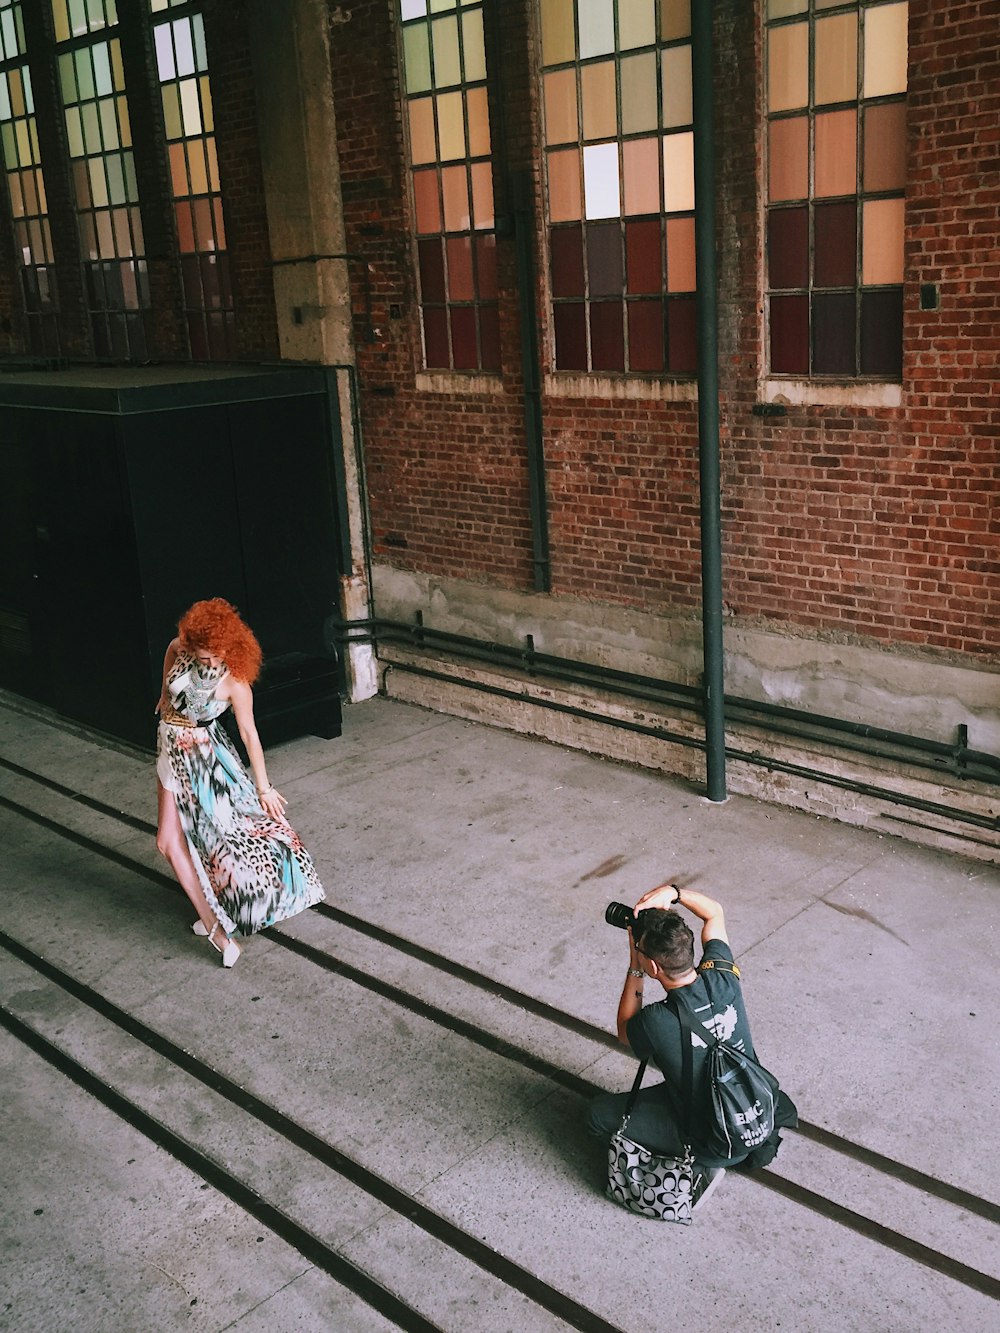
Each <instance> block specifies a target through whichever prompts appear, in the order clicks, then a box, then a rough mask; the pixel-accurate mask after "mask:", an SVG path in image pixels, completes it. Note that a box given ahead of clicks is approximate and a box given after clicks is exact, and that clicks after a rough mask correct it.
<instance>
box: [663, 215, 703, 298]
mask: <svg viewBox="0 0 1000 1333" xmlns="http://www.w3.org/2000/svg"><path fill="white" fill-rule="evenodd" d="M695 286H696V284H695V240H694V218H667V291H669V292H693V291H694V290H695Z"/></svg>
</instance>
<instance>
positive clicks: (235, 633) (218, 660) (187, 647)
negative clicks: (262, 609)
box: [156, 597, 325, 967]
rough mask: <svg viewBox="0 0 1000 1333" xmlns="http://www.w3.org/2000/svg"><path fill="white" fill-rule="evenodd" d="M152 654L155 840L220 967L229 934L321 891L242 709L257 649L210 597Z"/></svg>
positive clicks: (232, 953) (235, 617)
mask: <svg viewBox="0 0 1000 1333" xmlns="http://www.w3.org/2000/svg"><path fill="white" fill-rule="evenodd" d="M177 630H178V634H177V638H176V639H174V640H173V642H172V643H171V644H170V647H169V648H168V649H167V654H166V657H165V659H164V662H163V689H162V691H161V693H160V699H159V703H158V704H157V712H158V713H159V715H160V725H159V731H158V736H157V761H156V776H157V794H158V797H159V827H158V829H157V834H156V846H157V848H158V849H159V851H160V852H162V854H163V855H164V856H165V857H166V858H167V860H168V861H169V862H170V865H171V868H172V869H173V872H174V874H175V875H176V876H177V878H178V880H179V881H180V884H181V887H182V888H183V890H184V892H185V893H186V894H187V896H188V897H189V898H190V900H191V902H192V904H193V906H194V909H195V911H196V912H197V913H198V920H197V921H196V922H195V923H194V926H193V927H192V929H193V930H194V932H195V934H196V935H203V936H207V937H208V940H209V942H210V943H211V944H213V945H214V946H215V948H216V949H218V950H219V952H220V953H221V955H222V963H223V966H224V967H232V966H233V964H234V963H235V962H236V960H237V959H238V958H239V956H240V946H239V945H238V944H237V943H236V942H235V940H234V939H233V935H234V934H235V933H236V932H239V933H240V934H241V935H252V934H254V933H255V932H256V931H258V930H263V929H264V928H265V927H266V926H273V925H274V923H275V922H276V921H284V920H285V919H286V918H287V917H290V916H294V915H295V914H296V913H297V912H301V911H302V910H303V908H306V907H312V906H313V904H314V903H318V902H321V901H322V900H323V898H324V897H325V894H324V893H323V887H322V885H321V884H320V882H319V879H318V877H317V875H316V870H315V868H314V866H313V863H312V859H311V858H310V856H309V853H308V852H307V851H306V850H305V848H304V847H303V846H302V843H301V842H300V841H299V838H298V835H297V834H296V833H295V831H294V829H292V827H291V826H290V825H289V823H288V821H287V820H286V818H285V806H286V804H287V802H286V801H285V798H284V796H282V794H281V793H280V792H279V791H277V790H276V789H275V788H274V787H273V786H272V785H271V783H270V782H269V781H268V777H267V768H266V767H265V764H264V751H263V750H262V749H261V744H260V739H259V737H258V735H257V728H256V725H255V724H254V717H253V691H252V689H251V686H252V685H253V682H254V681H255V680H256V679H257V676H258V674H259V672H260V666H261V650H260V645H259V644H258V642H257V640H256V638H255V637H254V635H253V632H252V631H251V630H250V628H249V627H248V626H247V625H246V624H245V623H244V622H243V620H242V619H241V618H240V616H239V614H238V613H237V611H236V610H235V608H234V607H232V606H230V605H229V603H228V602H226V601H223V599H222V598H221V597H213V598H211V600H209V601H205V602H195V604H194V606H192V607H191V608H190V610H188V611H187V612H185V614H184V615H183V616H182V617H181V620H180V623H179V624H178V626H177ZM230 707H231V708H232V710H233V714H234V716H235V718H236V723H237V726H238V727H239V731H240V735H241V737H242V738H243V744H244V745H245V746H246V750H247V755H248V756H249V759H250V767H251V770H252V774H253V775H252V777H251V775H250V774H249V773H247V771H246V769H245V768H244V767H243V765H242V764H241V762H240V759H239V756H238V754H237V753H236V750H235V748H234V747H233V743H232V741H231V740H230V739H229V737H228V735H227V734H226V732H225V731H224V730H223V728H222V727H221V726H220V724H219V722H218V718H219V717H220V715H221V714H222V713H224V712H225V710H226V709H227V708H230Z"/></svg>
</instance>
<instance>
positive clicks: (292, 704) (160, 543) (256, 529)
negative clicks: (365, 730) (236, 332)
mask: <svg viewBox="0 0 1000 1333" xmlns="http://www.w3.org/2000/svg"><path fill="white" fill-rule="evenodd" d="M337 422H338V417H337V414H336V412H334V411H331V405H330V384H329V379H328V377H327V376H326V374H325V373H324V372H323V371H321V370H319V369H312V368H306V367H295V368H291V369H284V368H282V369H275V370H268V369H262V368H259V367H247V368H235V367H231V368H228V369H225V370H223V369H214V368H213V369H208V368H204V369H203V368H196V367H171V368H168V367H157V368H142V369H95V368H93V367H90V368H79V369H72V370H63V371H52V372H47V373H46V372H39V373H15V374H9V375H0V684H3V685H5V686H7V687H8V688H11V689H13V690H15V691H17V692H19V693H23V694H26V695H28V696H29V697H31V698H34V699H36V700H38V701H39V702H41V703H44V704H47V705H50V706H51V707H53V708H55V709H56V710H57V711H58V712H60V713H61V714H63V715H64V716H66V717H68V718H71V719H73V720H74V721H78V722H81V723H84V724H86V725H88V726H92V727H95V728H97V729H98V730H100V731H104V732H106V733H108V734H110V735H113V736H117V737H119V738H121V739H123V740H128V741H131V742H134V743H136V744H139V745H142V746H145V747H149V746H150V745H151V744H152V742H153V739H154V717H153V704H154V703H155V700H156V697H157V695H158V693H159V688H160V674H161V668H162V661H163V652H164V649H165V647H166V645H167V643H168V642H169V641H170V639H171V638H172V637H173V635H174V633H175V632H176V630H175V627H176V624H177V619H178V617H179V616H180V615H181V614H182V613H183V611H184V610H185V609H186V608H187V607H188V606H189V605H190V604H191V603H192V602H194V601H197V600H198V599H199V598H202V597H212V596H221V597H226V598H227V599H228V600H230V601H231V602H233V603H234V604H235V605H236V606H238V607H239V608H240V610H241V612H242V613H243V614H244V615H245V616H246V618H247V620H248V622H249V623H250V624H251V625H252V626H253V628H254V631H255V632H256V634H257V636H258V637H259V639H260V642H261V645H262V647H263V649H264V653H265V659H266V667H265V674H264V676H263V678H262V680H261V682H260V685H259V687H258V689H257V692H256V694H257V714H258V724H259V729H260V732H261V737H262V739H263V740H264V742H265V744H268V743H273V742H274V741H276V740H282V739H288V738H290V737H291V736H295V735H302V734H304V733H306V732H317V733H318V734H321V735H325V736H335V735H339V731H340V697H339V695H340V690H339V675H338V670H337V664H336V662H335V661H334V660H332V659H331V657H330V655H329V653H328V651H327V650H326V648H325V647H324V644H325V636H324V629H325V625H326V622H327V621H328V620H329V618H330V617H331V616H335V615H336V614H337V610H338V587H339V575H340V569H339V561H338V550H339V539H338V523H337V500H336V475H335V470H334V463H333V459H334V456H335V448H334V446H335V444H336V443H337V442H336V440H335V437H334V432H335V431H336V430H337Z"/></svg>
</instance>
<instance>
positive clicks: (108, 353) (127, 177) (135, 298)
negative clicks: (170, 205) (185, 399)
mask: <svg viewBox="0 0 1000 1333" xmlns="http://www.w3.org/2000/svg"><path fill="white" fill-rule="evenodd" d="M52 17H53V22H54V24H55V30H56V34H57V44H56V52H57V57H58V68H59V85H58V86H59V94H60V99H61V102H62V107H63V114H64V118H65V122H66V142H67V147H68V150H69V158H70V169H71V172H72V181H73V195H74V199H75V203H76V216H77V226H78V229H79V233H80V253H81V258H82V262H83V270H84V286H85V293H86V301H87V308H88V310H89V312H90V323H91V330H92V333H93V339H94V351H95V353H96V355H97V356H98V357H100V358H113V359H116V360H118V359H120V360H136V359H139V358H141V357H144V356H145V355H146V334H145V325H144V322H143V316H142V312H143V310H145V309H147V308H148V306H149V281H148V274H147V269H146V259H145V251H144V245H143V237H142V219H141V218H140V216H139V187H138V182H137V180H136V172H135V155H134V153H133V150H132V128H131V123H130V121H129V112H128V98H127V96H126V93H125V71H124V68H123V66H122V55H121V42H120V40H119V38H118V37H117V36H116V35H112V34H114V33H115V32H116V29H117V22H118V15H117V12H116V9H115V4H114V0H52ZM93 32H98V33H100V34H102V35H100V36H99V37H97V38H96V39H95V40H93V41H86V42H80V41H78V40H74V39H76V38H78V37H80V36H81V35H85V34H90V33H93Z"/></svg>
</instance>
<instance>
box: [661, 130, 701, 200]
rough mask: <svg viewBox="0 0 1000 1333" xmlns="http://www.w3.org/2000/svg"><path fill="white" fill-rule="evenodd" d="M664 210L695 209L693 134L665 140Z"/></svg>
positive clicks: (672, 136)
mask: <svg viewBox="0 0 1000 1333" xmlns="http://www.w3.org/2000/svg"><path fill="white" fill-rule="evenodd" d="M663 208H664V212H666V213H686V212H689V211H690V210H691V209H693V208H694V135H693V134H690V133H689V134H668V135H667V136H666V137H665V138H664V140H663Z"/></svg>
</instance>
